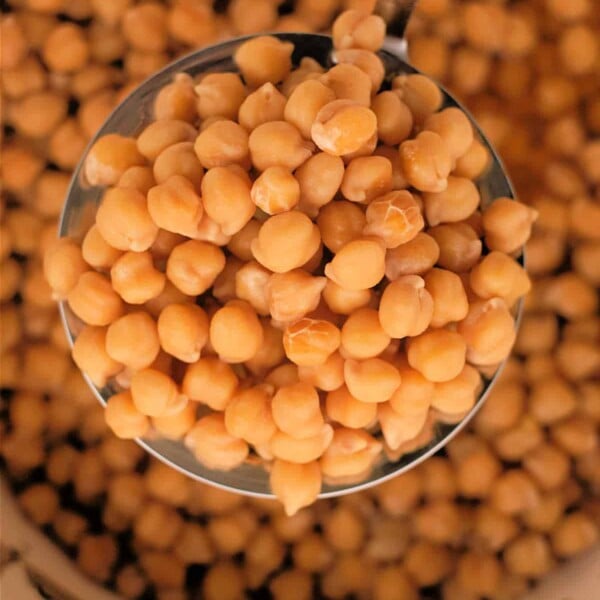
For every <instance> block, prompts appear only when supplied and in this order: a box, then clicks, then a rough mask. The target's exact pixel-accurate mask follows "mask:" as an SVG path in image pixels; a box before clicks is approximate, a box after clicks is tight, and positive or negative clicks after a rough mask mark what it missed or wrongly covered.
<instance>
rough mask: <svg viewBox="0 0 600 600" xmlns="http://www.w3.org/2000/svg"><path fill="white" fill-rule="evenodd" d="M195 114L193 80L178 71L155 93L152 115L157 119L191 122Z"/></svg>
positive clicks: (196, 114)
mask: <svg viewBox="0 0 600 600" xmlns="http://www.w3.org/2000/svg"><path fill="white" fill-rule="evenodd" d="M197 116H198V113H197V111H196V95H195V94H194V85H193V80H192V78H191V77H190V76H189V75H187V74H186V73H178V74H177V75H175V77H174V78H173V81H172V82H171V83H169V84H167V85H165V86H164V87H163V88H161V90H160V91H159V92H158V94H157V95H156V98H155V100H154V117H155V118H156V119H157V120H161V119H173V120H176V121H185V122H187V123H193V122H194V121H195V120H196V117H197Z"/></svg>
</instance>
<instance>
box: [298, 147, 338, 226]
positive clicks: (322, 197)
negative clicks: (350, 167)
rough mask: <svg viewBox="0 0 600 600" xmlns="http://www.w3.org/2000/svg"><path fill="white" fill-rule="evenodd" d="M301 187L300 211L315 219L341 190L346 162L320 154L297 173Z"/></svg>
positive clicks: (311, 158)
mask: <svg viewBox="0 0 600 600" xmlns="http://www.w3.org/2000/svg"><path fill="white" fill-rule="evenodd" d="M295 177H296V180H297V182H298V184H299V186H300V199H299V207H300V210H302V211H303V212H305V213H306V214H307V215H309V216H310V217H314V216H316V215H317V213H318V212H319V209H320V208H321V207H323V206H325V205H327V204H328V203H329V202H331V200H332V199H333V198H334V196H335V195H336V193H337V191H338V190H339V189H340V185H341V183H342V178H343V177H344V162H343V160H342V159H341V158H340V157H339V156H333V155H331V154H327V153H326V152H318V153H317V154H315V155H313V156H311V157H310V158H309V159H308V160H307V161H306V162H304V163H303V164H302V165H301V166H300V167H299V168H298V169H297V170H296V172H295Z"/></svg>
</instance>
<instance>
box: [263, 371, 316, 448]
mask: <svg viewBox="0 0 600 600" xmlns="http://www.w3.org/2000/svg"><path fill="white" fill-rule="evenodd" d="M271 410H272V413H273V420H274V421H275V424H276V425H277V427H278V428H279V430H281V431H283V432H284V433H286V434H288V435H290V436H291V437H293V438H296V439H305V438H310V437H313V436H316V435H319V434H320V433H321V431H322V429H323V425H324V421H323V415H322V414H321V407H320V404H319V395H318V393H317V390H316V389H315V388H314V387H313V386H312V385H310V384H308V383H303V382H298V383H294V384H291V385H286V386H283V387H280V388H279V389H278V390H277V392H276V393H275V395H274V396H273V400H272V404H271Z"/></svg>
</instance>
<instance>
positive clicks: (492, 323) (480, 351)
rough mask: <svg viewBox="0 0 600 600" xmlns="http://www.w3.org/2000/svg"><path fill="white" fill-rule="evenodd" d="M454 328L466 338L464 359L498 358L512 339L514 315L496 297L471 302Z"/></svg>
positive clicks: (492, 361) (484, 362)
mask: <svg viewBox="0 0 600 600" xmlns="http://www.w3.org/2000/svg"><path fill="white" fill-rule="evenodd" d="M457 331H458V333H459V334H460V335H461V336H462V337H463V338H464V340H465V342H466V345H467V360H469V362H471V363H473V364H476V365H495V364H497V363H499V362H501V361H502V360H504V359H505V358H506V357H507V356H508V354H509V353H510V350H511V348H512V346H513V344H514V342H515V339H516V332H515V324H514V319H513V317H512V315H511V314H510V312H509V310H508V307H507V306H506V303H505V302H504V301H503V300H501V299H499V298H492V299H491V300H487V301H485V302H475V303H473V304H471V306H470V307H469V313H468V314H467V316H466V317H465V319H464V320H463V321H461V322H460V323H459V324H458V327H457Z"/></svg>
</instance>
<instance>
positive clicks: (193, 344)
mask: <svg viewBox="0 0 600 600" xmlns="http://www.w3.org/2000/svg"><path fill="white" fill-rule="evenodd" d="M157 327H158V338H159V340H160V345H161V347H162V349H163V350H164V351H165V352H167V353H169V354H171V355H172V356H174V357H175V358H177V359H179V360H181V361H183V362H185V363H195V362H196V361H197V360H198V359H199V358H200V352H201V350H202V348H203V347H204V346H205V344H206V342H207V341H208V316H207V315H206V312H205V311H204V310H203V309H202V308H200V307H199V306H196V305H195V304H170V305H169V306H166V307H165V308H164V309H163V310H162V311H161V313H160V316H159V318H158V323H157Z"/></svg>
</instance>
